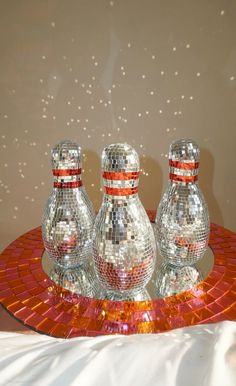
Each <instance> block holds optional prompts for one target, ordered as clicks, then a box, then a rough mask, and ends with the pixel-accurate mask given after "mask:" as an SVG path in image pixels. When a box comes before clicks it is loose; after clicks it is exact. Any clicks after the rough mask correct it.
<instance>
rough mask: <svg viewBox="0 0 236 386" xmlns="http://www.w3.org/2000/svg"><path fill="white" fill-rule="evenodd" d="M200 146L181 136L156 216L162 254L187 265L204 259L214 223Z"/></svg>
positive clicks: (172, 148) (173, 149)
mask: <svg viewBox="0 0 236 386" xmlns="http://www.w3.org/2000/svg"><path fill="white" fill-rule="evenodd" d="M199 155H200V152H199V148H198V146H197V144H196V143H195V142H194V141H192V140H190V139H180V140H178V141H175V142H173V143H172V144H171V146H170V150H169V183H168V186H167V189H166V191H165V193H164V195H163V197H162V200H161V202H160V205H159V208H158V210H157V216H156V232H157V233H156V236H157V242H158V246H159V251H160V254H161V255H162V256H163V257H164V258H165V259H166V260H167V261H169V263H171V264H173V265H177V266H185V265H191V264H194V263H196V262H197V261H198V260H200V259H201V258H202V257H203V255H204V252H205V251H206V249H207V245H208V238H209V231H210V224H209V215H208V208H207V205H206V202H205V200H204V197H203V194H202V192H201V190H200V188H199V185H198V169H199Z"/></svg>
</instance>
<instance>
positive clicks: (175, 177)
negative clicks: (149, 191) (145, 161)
mask: <svg viewBox="0 0 236 386" xmlns="http://www.w3.org/2000/svg"><path fill="white" fill-rule="evenodd" d="M169 178H170V180H172V181H177V182H194V181H197V179H198V176H178V175H177V174H173V173H170V174H169Z"/></svg>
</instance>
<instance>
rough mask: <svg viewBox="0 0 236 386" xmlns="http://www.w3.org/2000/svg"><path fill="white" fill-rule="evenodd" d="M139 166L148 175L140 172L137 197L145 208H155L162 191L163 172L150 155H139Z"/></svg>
mask: <svg viewBox="0 0 236 386" xmlns="http://www.w3.org/2000/svg"><path fill="white" fill-rule="evenodd" d="M140 168H141V169H143V170H144V172H145V173H148V176H146V175H143V174H142V173H141V174H140V181H139V197H140V199H141V201H142V204H143V206H144V207H145V208H146V209H155V210H156V209H157V207H158V205H159V202H160V199H161V194H162V191H163V172H162V170H161V167H160V166H159V164H158V163H157V161H156V160H154V159H153V158H151V157H140Z"/></svg>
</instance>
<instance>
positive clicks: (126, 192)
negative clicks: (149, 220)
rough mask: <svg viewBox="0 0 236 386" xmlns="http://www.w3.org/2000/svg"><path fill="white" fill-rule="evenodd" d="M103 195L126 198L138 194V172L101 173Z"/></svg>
mask: <svg viewBox="0 0 236 386" xmlns="http://www.w3.org/2000/svg"><path fill="white" fill-rule="evenodd" d="M102 178H103V183H104V193H105V195H107V196H118V197H122V196H123V197H127V196H132V195H135V194H137V193H138V181H139V172H137V171H136V172H110V171H103V173H102Z"/></svg>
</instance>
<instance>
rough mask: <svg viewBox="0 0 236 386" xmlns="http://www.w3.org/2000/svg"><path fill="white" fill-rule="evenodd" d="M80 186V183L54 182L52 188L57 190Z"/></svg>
mask: <svg viewBox="0 0 236 386" xmlns="http://www.w3.org/2000/svg"><path fill="white" fill-rule="evenodd" d="M82 185H83V184H82V181H72V182H54V184H53V186H54V188H59V189H71V188H72V189H73V188H79V187H80V186H82Z"/></svg>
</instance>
